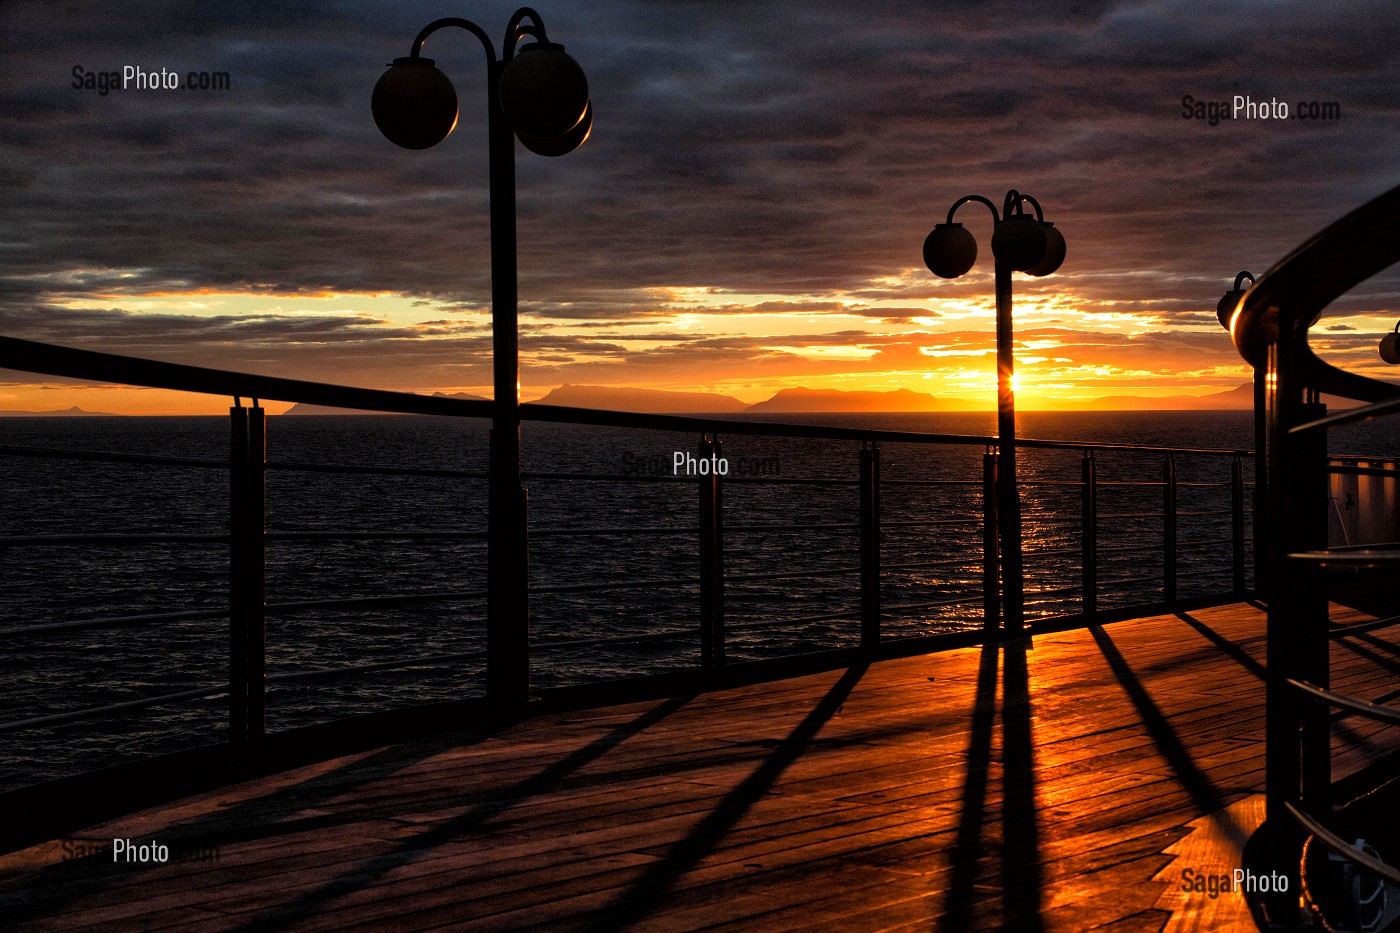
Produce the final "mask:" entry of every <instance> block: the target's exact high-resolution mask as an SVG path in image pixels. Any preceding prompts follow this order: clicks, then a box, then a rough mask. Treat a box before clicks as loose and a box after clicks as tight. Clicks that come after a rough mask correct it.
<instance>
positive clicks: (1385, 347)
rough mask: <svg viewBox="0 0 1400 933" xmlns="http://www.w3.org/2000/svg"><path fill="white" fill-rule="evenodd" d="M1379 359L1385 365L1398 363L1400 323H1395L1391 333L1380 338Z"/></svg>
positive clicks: (1399, 356)
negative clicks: (1384, 362) (1383, 361)
mask: <svg viewBox="0 0 1400 933" xmlns="http://www.w3.org/2000/svg"><path fill="white" fill-rule="evenodd" d="M1381 359H1383V360H1385V361H1386V362H1387V363H1400V321H1397V322H1396V324H1395V330H1394V332H1393V333H1389V334H1386V335H1385V336H1384V337H1382V338H1381Z"/></svg>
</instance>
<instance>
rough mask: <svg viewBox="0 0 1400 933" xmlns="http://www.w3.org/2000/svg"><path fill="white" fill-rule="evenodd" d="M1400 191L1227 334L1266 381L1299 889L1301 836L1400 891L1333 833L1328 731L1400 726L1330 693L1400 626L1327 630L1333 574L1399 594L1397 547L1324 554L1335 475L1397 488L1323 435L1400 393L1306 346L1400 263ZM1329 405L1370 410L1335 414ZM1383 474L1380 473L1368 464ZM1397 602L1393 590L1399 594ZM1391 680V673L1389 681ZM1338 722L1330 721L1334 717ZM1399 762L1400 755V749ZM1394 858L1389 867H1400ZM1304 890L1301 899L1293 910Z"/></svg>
mask: <svg viewBox="0 0 1400 933" xmlns="http://www.w3.org/2000/svg"><path fill="white" fill-rule="evenodd" d="M1397 210H1400V188H1395V189H1393V190H1391V191H1389V192H1387V193H1386V194H1384V195H1382V196H1380V197H1378V198H1376V199H1375V200H1373V201H1371V202H1370V203H1368V204H1366V205H1364V206H1362V207H1360V208H1358V209H1357V210H1355V211H1353V212H1352V213H1350V214H1348V215H1347V216H1346V217H1344V218H1342V219H1341V220H1339V221H1337V222H1336V223H1335V224H1333V225H1332V226H1330V227H1328V228H1327V229H1325V230H1323V231H1322V232H1321V233H1319V234H1317V235H1316V236H1314V237H1313V238H1312V239H1310V240H1309V241H1307V242H1306V243H1304V244H1303V245H1302V246H1300V247H1299V248H1298V249H1296V250H1294V251H1293V252H1292V253H1290V254H1289V255H1288V256H1287V257H1285V258H1284V259H1283V260H1282V261H1280V262H1279V263H1278V264H1277V265H1275V266H1274V267H1273V268H1272V269H1270V270H1269V271H1268V272H1267V273H1266V274H1265V275H1263V276H1262V277H1260V278H1259V280H1258V281H1257V282H1256V283H1255V284H1254V286H1253V287H1252V288H1251V289H1250V290H1249V291H1248V292H1247V293H1246V294H1245V295H1244V296H1243V297H1242V298H1241V300H1240V303H1239V306H1238V308H1237V310H1236V313H1235V316H1234V319H1233V320H1232V324H1231V334H1232V337H1233V339H1234V342H1235V345H1236V347H1237V348H1238V349H1239V351H1240V353H1241V355H1242V356H1244V358H1245V359H1246V360H1247V361H1249V362H1250V363H1252V364H1254V365H1255V367H1256V371H1257V372H1262V373H1264V374H1265V385H1266V387H1267V388H1266V392H1267V412H1268V417H1267V437H1268V448H1267V451H1266V462H1267V465H1266V470H1265V472H1266V477H1267V486H1268V490H1269V493H1268V503H1267V508H1268V522H1269V527H1270V528H1272V529H1273V532H1274V533H1273V534H1272V535H1271V540H1270V547H1269V548H1268V550H1267V552H1265V553H1263V554H1261V555H1259V557H1260V560H1261V561H1263V562H1264V564H1265V572H1266V574H1267V578H1268V579H1269V581H1270V591H1269V619H1268V675H1267V710H1266V713H1267V723H1266V737H1267V743H1268V744H1267V755H1266V759H1267V760H1266V765H1267V777H1266V787H1267V797H1268V803H1267V808H1268V809H1267V821H1266V829H1267V830H1268V831H1269V832H1270V833H1272V834H1274V836H1275V844H1276V845H1279V846H1280V847H1281V848H1280V852H1281V855H1280V860H1281V863H1282V864H1283V866H1284V868H1285V870H1289V871H1291V873H1292V874H1293V877H1294V878H1295V880H1296V879H1297V877H1298V866H1299V864H1300V859H1299V857H1298V856H1299V854H1300V853H1301V852H1302V851H1303V846H1304V842H1305V839H1304V837H1305V835H1306V834H1309V833H1311V834H1313V836H1314V837H1315V838H1317V839H1319V840H1320V841H1321V842H1322V844H1323V845H1325V846H1326V847H1327V848H1329V849H1331V850H1332V851H1334V852H1336V853H1337V854H1338V855H1339V856H1341V857H1342V858H1343V859H1346V860H1348V861H1350V862H1353V863H1355V864H1357V865H1359V866H1361V867H1362V868H1363V869H1364V870H1365V871H1368V872H1371V873H1373V874H1374V875H1376V876H1378V877H1382V878H1384V879H1386V880H1387V881H1389V882H1390V883H1393V884H1400V871H1398V870H1397V869H1396V868H1395V867H1393V863H1392V864H1389V865H1388V864H1386V863H1384V862H1381V861H1379V860H1378V859H1376V858H1374V857H1373V856H1371V855H1369V854H1368V853H1366V852H1364V851H1362V850H1361V849H1360V848H1359V847H1358V846H1356V845H1352V844H1351V843H1350V842H1348V841H1346V840H1345V839H1342V838H1341V837H1340V836H1339V835H1338V834H1337V833H1336V832H1334V831H1333V830H1332V829H1330V828H1329V825H1330V824H1331V823H1332V822H1333V817H1334V804H1335V803H1336V801H1334V799H1333V797H1334V785H1333V779H1332V767H1331V756H1332V751H1331V729H1332V723H1334V722H1335V721H1336V720H1338V719H1340V718H1343V717H1349V716H1363V717H1368V718H1370V719H1373V720H1377V721H1380V722H1383V723H1389V724H1392V725H1393V724H1400V708H1397V707H1394V706H1386V705H1384V704H1385V702H1386V701H1387V700H1393V699H1394V698H1395V697H1396V696H1397V695H1398V694H1397V692H1396V691H1387V693H1386V694H1384V695H1383V696H1382V697H1380V698H1378V699H1376V700H1366V699H1364V698H1361V697H1355V696H1350V695H1346V694H1343V693H1340V692H1337V691H1334V690H1332V689H1331V664H1330V659H1329V653H1330V652H1329V645H1330V643H1331V641H1333V640H1335V639H1341V638H1348V637H1350V636H1353V635H1357V634H1360V633H1363V632H1366V633H1369V632H1374V631H1377V630H1379V629H1383V628H1387V627H1390V626H1394V625H1396V624H1400V618H1397V617H1393V616H1392V617H1386V618H1380V619H1377V620H1375V621H1373V622H1366V623H1358V624H1355V625H1348V626H1332V625H1331V624H1330V622H1329V619H1328V613H1329V609H1328V602H1329V597H1328V578H1327V576H1326V574H1327V568H1329V567H1347V568H1352V569H1371V570H1378V569H1379V570H1383V571H1384V572H1385V573H1386V574H1387V575H1388V579H1389V580H1390V581H1391V584H1393V581H1394V579H1395V577H1394V572H1395V568H1396V567H1397V566H1400V544H1397V543H1396V542H1375V543H1373V545H1372V546H1359V547H1357V546H1353V547H1347V546H1333V547H1330V548H1329V546H1328V543H1329V542H1328V520H1329V514H1328V513H1329V508H1330V507H1331V505H1330V496H1329V476H1333V475H1353V476H1356V475H1365V476H1372V477H1383V478H1384V477H1389V478H1391V479H1395V478H1396V477H1400V473H1397V472H1396V470H1395V468H1394V463H1393V461H1387V460H1384V459H1383V458H1361V459H1364V460H1366V461H1367V465H1365V466H1361V465H1359V464H1358V459H1357V458H1329V457H1328V454H1327V432H1328V431H1329V430H1330V429H1332V428H1336V427H1340V426H1343V425H1349V424H1355V423H1359V422H1361V421H1366V420H1370V419H1374V418H1381V417H1385V416H1389V415H1393V414H1396V413H1400V386H1397V385H1394V384H1392V383H1388V382H1383V381H1380V380H1374V379H1368V378H1365V377H1362V376H1359V375H1357V374H1354V373H1349V372H1346V371H1344V370H1341V369H1338V368H1336V367H1334V366H1332V365H1330V364H1328V363H1326V362H1324V361H1323V360H1321V359H1319V358H1318V357H1317V356H1316V355H1315V354H1314V353H1313V351H1312V350H1311V348H1310V347H1309V346H1308V331H1309V328H1310V327H1312V325H1313V324H1315V323H1316V322H1317V320H1318V318H1319V317H1320V315H1321V313H1322V310H1323V309H1324V308H1325V307H1326V306H1327V305H1328V304H1330V303H1331V302H1332V301H1333V299H1335V298H1337V297H1338V296H1340V295H1342V294H1343V293H1345V292H1346V291H1348V290H1350V289H1351V288H1352V287H1354V286H1355V285H1357V284H1358V283H1360V282H1362V281H1364V280H1366V279H1367V278H1370V277H1371V276H1373V275H1375V274H1376V273H1378V272H1380V271H1381V270H1383V269H1385V268H1386V267H1388V266H1390V265H1391V264H1393V263H1394V262H1395V261H1396V260H1397V259H1400V240H1397V239H1396V238H1395V237H1394V236H1393V234H1392V232H1391V226H1392V223H1391V218H1392V217H1393V216H1394V214H1395V212H1396V211H1397ZM1322 393H1331V394H1333V395H1338V396H1342V397H1345V398H1350V399H1355V400H1358V401H1361V402H1366V403H1369V404H1366V405H1363V406H1362V407H1359V408H1353V409H1346V410H1343V411H1341V412H1338V413H1335V414H1331V415H1329V414H1327V411H1326V408H1325V407H1324V406H1323V405H1322V404H1321V402H1320V397H1321V395H1322ZM1372 461H1374V465H1373V464H1372ZM1392 589H1393V586H1392ZM1392 670H1393V669H1392ZM1333 709H1335V710H1336V711H1337V712H1336V713H1335V714H1334V713H1333V712H1332V710H1333ZM1396 748H1397V749H1400V746H1397V747H1396ZM1391 858H1392V859H1393V858H1394V855H1393V854H1391ZM1297 890H1298V889H1297V887H1296V886H1295V887H1294V888H1292V891H1293V892H1294V898H1295V904H1296V892H1297Z"/></svg>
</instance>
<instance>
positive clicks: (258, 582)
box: [244, 399, 267, 750]
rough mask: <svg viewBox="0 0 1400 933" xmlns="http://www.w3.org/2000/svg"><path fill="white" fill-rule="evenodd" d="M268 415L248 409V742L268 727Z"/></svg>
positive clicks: (257, 741)
mask: <svg viewBox="0 0 1400 933" xmlns="http://www.w3.org/2000/svg"><path fill="white" fill-rule="evenodd" d="M266 426H267V418H266V412H265V411H264V410H263V409H262V408H261V407H259V405H258V403H257V399H254V400H253V407H252V408H249V409H248V473H247V475H248V494H247V498H246V500H245V505H246V514H247V521H248V527H247V547H248V565H247V567H246V568H245V571H246V573H245V576H244V581H245V585H246V586H247V588H248V592H247V612H248V616H247V618H248V629H247V657H248V743H249V745H250V747H251V748H252V749H254V750H257V749H259V748H260V747H261V746H262V742H263V736H264V734H265V732H266V728H267V433H266Z"/></svg>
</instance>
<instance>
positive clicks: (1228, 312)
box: [1215, 272, 1254, 330]
mask: <svg viewBox="0 0 1400 933" xmlns="http://www.w3.org/2000/svg"><path fill="white" fill-rule="evenodd" d="M1245 279H1248V280H1249V284H1250V285H1253V284H1254V276H1252V275H1250V274H1249V273H1248V272H1241V273H1240V274H1239V275H1237V276H1235V284H1234V285H1233V286H1231V288H1230V290H1229V291H1228V292H1226V293H1225V294H1224V295H1223V296H1221V298H1220V303H1219V304H1217V305H1216V306H1215V316H1216V318H1218V319H1219V320H1220V326H1221V327H1223V328H1225V329H1226V330H1229V329H1230V318H1232V317H1233V316H1234V314H1235V308H1237V307H1239V304H1240V299H1241V298H1243V297H1244V293H1245V292H1246V291H1248V289H1246V288H1245V287H1244V281H1245Z"/></svg>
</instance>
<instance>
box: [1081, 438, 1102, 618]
mask: <svg viewBox="0 0 1400 933" xmlns="http://www.w3.org/2000/svg"><path fill="white" fill-rule="evenodd" d="M1079 476H1080V481H1081V485H1080V497H1081V502H1080V510H1079V514H1080V520H1079V541H1080V544H1079V554H1080V564H1081V565H1080V576H1079V580H1080V587H1081V588H1082V590H1083V600H1082V602H1083V612H1084V621H1085V622H1090V623H1091V622H1093V621H1094V616H1095V615H1096V614H1097V613H1098V610H1099V495H1098V490H1099V485H1098V483H1099V481H1098V464H1097V463H1096V462H1095V461H1094V452H1093V451H1092V450H1086V451H1085V452H1084V459H1083V460H1082V461H1080V464H1079Z"/></svg>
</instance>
